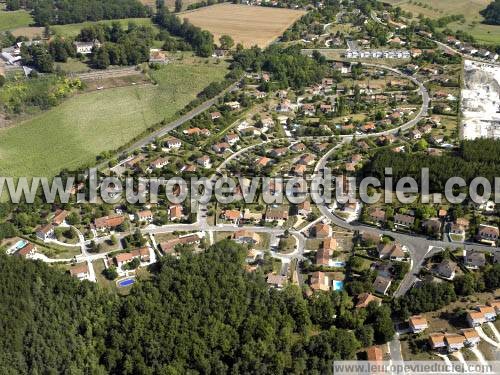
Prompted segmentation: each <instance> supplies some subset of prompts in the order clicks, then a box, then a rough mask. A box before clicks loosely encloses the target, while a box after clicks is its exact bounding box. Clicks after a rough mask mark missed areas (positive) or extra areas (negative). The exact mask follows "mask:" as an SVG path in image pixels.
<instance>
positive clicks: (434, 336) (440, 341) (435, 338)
mask: <svg viewBox="0 0 500 375" xmlns="http://www.w3.org/2000/svg"><path fill="white" fill-rule="evenodd" d="M429 344H430V346H431V348H432V349H433V350H436V349H441V348H445V347H446V342H445V340H444V334H443V333H431V334H430V335H429Z"/></svg>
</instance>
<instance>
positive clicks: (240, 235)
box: [233, 229, 260, 245]
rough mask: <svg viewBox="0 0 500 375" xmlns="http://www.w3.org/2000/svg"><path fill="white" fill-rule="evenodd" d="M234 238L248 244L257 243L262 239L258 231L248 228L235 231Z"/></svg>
mask: <svg viewBox="0 0 500 375" xmlns="http://www.w3.org/2000/svg"><path fill="white" fill-rule="evenodd" d="M233 239H234V240H235V241H236V242H238V243H245V244H248V245H255V244H257V243H259V241H260V238H259V235H258V234H257V233H255V232H252V231H250V230H246V229H243V230H239V231H237V232H234V234H233Z"/></svg>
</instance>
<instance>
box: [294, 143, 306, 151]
mask: <svg viewBox="0 0 500 375" xmlns="http://www.w3.org/2000/svg"><path fill="white" fill-rule="evenodd" d="M290 149H291V150H292V151H293V152H304V151H305V150H306V145H305V144H303V143H296V144H294V145H293V146H291V147H290Z"/></svg>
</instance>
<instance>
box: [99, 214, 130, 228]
mask: <svg viewBox="0 0 500 375" xmlns="http://www.w3.org/2000/svg"><path fill="white" fill-rule="evenodd" d="M124 221H125V216H121V215H117V216H104V217H100V218H97V219H95V220H94V226H95V229H97V230H110V229H115V228H117V227H119V226H120V225H122V224H123V222H124Z"/></svg>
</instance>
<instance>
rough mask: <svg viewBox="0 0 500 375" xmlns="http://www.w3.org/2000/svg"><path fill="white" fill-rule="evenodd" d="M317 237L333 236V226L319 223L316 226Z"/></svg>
mask: <svg viewBox="0 0 500 375" xmlns="http://www.w3.org/2000/svg"><path fill="white" fill-rule="evenodd" d="M314 234H315V236H316V238H326V237H331V236H332V227H331V226H330V225H328V224H323V223H318V224H316V225H315V226H314Z"/></svg>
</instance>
